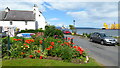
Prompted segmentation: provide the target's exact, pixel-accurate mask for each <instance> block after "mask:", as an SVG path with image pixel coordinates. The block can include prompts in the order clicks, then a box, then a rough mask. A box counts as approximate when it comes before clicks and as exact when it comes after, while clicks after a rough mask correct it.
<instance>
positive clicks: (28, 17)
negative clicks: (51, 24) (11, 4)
mask: <svg viewBox="0 0 120 68" xmlns="http://www.w3.org/2000/svg"><path fill="white" fill-rule="evenodd" d="M4 17H5V19H4ZM0 20H1V21H3V20H4V21H34V20H35V16H34V14H33V11H20V10H10V11H9V12H8V13H7V14H5V11H0Z"/></svg>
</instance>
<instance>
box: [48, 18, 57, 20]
mask: <svg viewBox="0 0 120 68" xmlns="http://www.w3.org/2000/svg"><path fill="white" fill-rule="evenodd" d="M49 20H50V21H56V20H59V18H51V19H49Z"/></svg>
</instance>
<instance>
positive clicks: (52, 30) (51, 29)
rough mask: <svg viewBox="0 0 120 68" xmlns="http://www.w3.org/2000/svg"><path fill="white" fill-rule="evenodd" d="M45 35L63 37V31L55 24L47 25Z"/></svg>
mask: <svg viewBox="0 0 120 68" xmlns="http://www.w3.org/2000/svg"><path fill="white" fill-rule="evenodd" d="M44 33H45V37H56V38H63V32H62V31H61V30H59V29H55V26H46V27H45V32H44Z"/></svg>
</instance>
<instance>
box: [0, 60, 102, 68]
mask: <svg viewBox="0 0 120 68" xmlns="http://www.w3.org/2000/svg"><path fill="white" fill-rule="evenodd" d="M2 66H89V67H90V66H91V68H93V66H97V67H98V66H101V65H100V64H98V63H97V62H95V60H93V59H90V62H89V63H87V64H74V63H69V62H63V61H59V60H49V59H14V60H3V61H2ZM3 68H5V67H3ZM9 68H10V67H9ZM11 68H13V67H11ZM16 68H18V67H16ZM21 68H22V67H21ZM95 68H96V67H95Z"/></svg>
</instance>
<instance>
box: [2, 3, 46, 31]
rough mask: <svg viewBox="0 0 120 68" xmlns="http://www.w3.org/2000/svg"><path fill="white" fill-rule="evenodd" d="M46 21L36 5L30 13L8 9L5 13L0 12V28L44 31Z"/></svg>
mask: <svg viewBox="0 0 120 68" xmlns="http://www.w3.org/2000/svg"><path fill="white" fill-rule="evenodd" d="M46 24H47V23H46V21H45V18H44V16H43V15H42V12H41V11H39V10H38V7H37V6H36V5H34V6H33V10H32V11H23V10H10V9H9V8H8V7H7V8H6V9H5V11H0V26H2V27H3V29H4V28H5V27H17V28H19V29H20V30H25V29H38V28H42V29H43V30H44V29H45V25H46Z"/></svg>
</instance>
